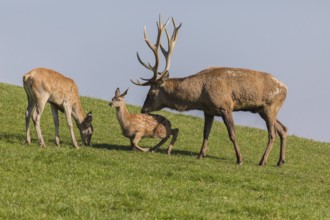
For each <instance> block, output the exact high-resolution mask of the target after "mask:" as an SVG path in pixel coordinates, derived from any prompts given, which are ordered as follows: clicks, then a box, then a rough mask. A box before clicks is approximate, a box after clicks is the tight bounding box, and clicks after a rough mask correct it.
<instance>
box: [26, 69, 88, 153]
mask: <svg viewBox="0 0 330 220" xmlns="http://www.w3.org/2000/svg"><path fill="white" fill-rule="evenodd" d="M23 85H24V89H25V92H26V94H27V98H28V107H27V111H26V143H27V144H30V143H31V137H30V119H31V116H32V120H33V123H34V126H35V128H36V131H37V135H38V140H39V144H40V146H41V147H45V142H44V139H43V137H42V134H41V128H40V118H41V115H42V112H43V111H44V107H45V105H46V103H47V102H48V103H50V106H51V111H52V114H53V119H54V124H55V142H56V145H58V146H60V138H59V131H58V127H59V118H58V110H60V111H61V112H64V113H65V116H66V119H67V122H68V125H69V129H70V134H71V138H72V142H73V145H74V146H75V147H76V148H79V145H78V143H77V141H76V138H75V135H74V131H73V125H72V119H71V117H73V118H74V120H75V121H76V124H77V127H78V129H79V131H80V135H81V139H82V143H83V144H84V145H90V143H91V138H92V134H93V126H92V119H93V118H92V113H91V112H89V113H88V114H87V115H86V114H85V112H84V110H83V108H82V106H81V103H80V98H79V93H78V88H77V86H76V84H75V82H74V81H73V80H72V79H69V78H67V77H65V76H63V75H62V74H60V73H58V72H55V71H54V70H50V69H46V68H36V69H33V70H31V71H30V72H28V73H27V74H25V75H24V76H23Z"/></svg>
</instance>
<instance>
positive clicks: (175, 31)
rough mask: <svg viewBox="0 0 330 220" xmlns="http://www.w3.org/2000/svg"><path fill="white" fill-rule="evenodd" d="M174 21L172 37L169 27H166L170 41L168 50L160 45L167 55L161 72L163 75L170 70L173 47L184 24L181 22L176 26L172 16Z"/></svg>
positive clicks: (168, 41) (168, 40)
mask: <svg viewBox="0 0 330 220" xmlns="http://www.w3.org/2000/svg"><path fill="white" fill-rule="evenodd" d="M172 23H173V27H174V29H173V33H172V37H170V36H169V33H168V31H167V29H166V28H165V33H166V37H167V43H168V49H167V51H166V50H165V48H164V47H163V46H162V45H160V49H161V50H162V53H163V55H164V57H165V60H166V66H165V70H164V71H163V72H162V73H160V74H161V75H163V74H164V73H165V72H168V70H169V69H170V65H171V56H172V53H173V49H174V46H175V43H176V39H177V37H178V32H179V29H180V28H181V25H182V23H180V25H179V26H176V24H175V21H174V18H173V17H172Z"/></svg>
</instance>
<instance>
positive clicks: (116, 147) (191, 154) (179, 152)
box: [91, 144, 227, 160]
mask: <svg viewBox="0 0 330 220" xmlns="http://www.w3.org/2000/svg"><path fill="white" fill-rule="evenodd" d="M91 147H93V148H96V149H108V150H118V151H120V150H122V151H132V148H131V146H129V145H116V144H92V145H91ZM149 153H151V152H149ZM153 153H155V154H166V148H161V149H159V150H157V151H156V152H153ZM171 155H173V156H175V155H178V156H189V157H194V158H196V159H197V157H198V155H199V153H197V152H191V151H187V150H179V149H173V150H172V152H171ZM206 158H212V159H216V160H227V158H224V157H215V156H212V155H206ZM202 159H203V158H202ZM202 159H201V160H202Z"/></svg>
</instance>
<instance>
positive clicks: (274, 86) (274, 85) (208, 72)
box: [131, 18, 287, 165]
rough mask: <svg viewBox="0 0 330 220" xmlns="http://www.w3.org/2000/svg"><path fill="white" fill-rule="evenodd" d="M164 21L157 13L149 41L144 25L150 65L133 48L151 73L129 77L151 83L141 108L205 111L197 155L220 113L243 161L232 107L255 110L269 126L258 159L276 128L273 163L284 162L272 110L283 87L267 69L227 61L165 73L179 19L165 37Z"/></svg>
mask: <svg viewBox="0 0 330 220" xmlns="http://www.w3.org/2000/svg"><path fill="white" fill-rule="evenodd" d="M168 22H169V20H168V21H167V22H166V23H165V24H164V25H163V24H162V22H161V18H159V22H158V24H157V28H158V36H157V40H156V44H155V45H153V44H152V43H151V42H150V40H149V39H148V37H147V34H146V28H145V29H144V40H145V42H146V43H147V45H148V46H149V48H150V49H151V50H152V52H153V53H154V55H155V60H156V61H155V65H154V66H151V65H150V64H146V63H144V62H142V60H141V58H140V57H139V54H137V58H138V60H139V62H140V63H141V64H142V65H143V66H144V67H146V68H147V69H148V70H151V71H152V72H153V77H152V78H151V79H143V78H141V79H142V80H144V81H146V82H144V83H140V82H139V81H132V80H131V81H132V82H133V83H134V84H136V85H139V86H150V90H149V92H148V95H147V97H146V100H145V102H144V105H143V108H142V111H141V112H143V113H148V112H152V111H156V110H160V109H162V108H165V107H168V108H171V109H175V110H178V111H187V110H191V109H197V110H201V111H203V112H204V117H205V122H204V139H203V144H202V147H201V150H200V153H199V156H198V158H201V157H205V155H206V151H207V142H208V137H209V134H210V131H211V127H212V123H213V120H214V116H221V117H222V119H223V121H224V123H225V125H226V127H227V130H228V134H229V138H230V140H231V141H232V143H233V145H234V148H235V153H236V158H237V163H238V164H242V163H243V157H242V155H241V153H240V149H239V147H238V144H237V141H236V135H235V128H234V119H233V111H250V112H253V113H258V114H259V115H260V116H261V117H262V118H263V119H264V120H265V122H266V125H267V130H268V144H267V148H266V151H265V153H264V155H263V157H262V159H261V161H260V163H259V165H265V164H266V162H267V158H268V155H269V153H270V151H271V148H272V146H273V143H274V140H275V135H276V133H278V134H279V136H280V139H281V148H280V159H279V161H278V163H277V164H278V165H281V164H283V163H284V162H285V146H286V135H287V128H286V127H285V126H284V125H283V124H282V123H281V122H280V121H278V120H277V113H278V111H279V110H280V108H281V106H282V104H283V102H284V100H285V97H286V94H287V87H286V86H285V85H284V84H283V83H282V82H280V81H278V80H277V79H275V78H274V77H273V76H272V75H270V74H267V73H263V72H258V71H254V70H249V69H239V68H226V67H210V68H207V69H204V70H202V71H200V72H199V73H197V74H195V75H191V76H188V77H184V78H169V72H168V71H169V68H170V59H171V56H172V53H173V48H174V46H175V43H176V39H177V35H178V31H179V28H180V27H181V24H180V26H176V24H175V22H174V19H173V18H172V22H173V26H174V30H173V34H172V36H171V37H170V36H169V34H168V32H167V30H166V26H167V24H168ZM164 30H165V32H166V36H167V42H168V49H167V50H166V49H164V47H163V46H162V44H161V35H162V32H163V31H164ZM159 47H160V48H161V51H162V53H163V55H164V56H165V59H166V65H165V69H164V71H163V72H158V67H159V55H158V49H159Z"/></svg>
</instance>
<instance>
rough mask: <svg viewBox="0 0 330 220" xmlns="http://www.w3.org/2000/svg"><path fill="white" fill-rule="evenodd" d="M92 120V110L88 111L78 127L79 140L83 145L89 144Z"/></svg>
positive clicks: (91, 133)
mask: <svg viewBox="0 0 330 220" xmlns="http://www.w3.org/2000/svg"><path fill="white" fill-rule="evenodd" d="M92 121H93V116H92V112H88V113H87V115H86V117H85V118H84V121H83V122H82V124H81V128H80V136H81V140H82V143H83V145H85V146H90V145H91V140H92V135H93V132H94V128H93V125H92Z"/></svg>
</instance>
